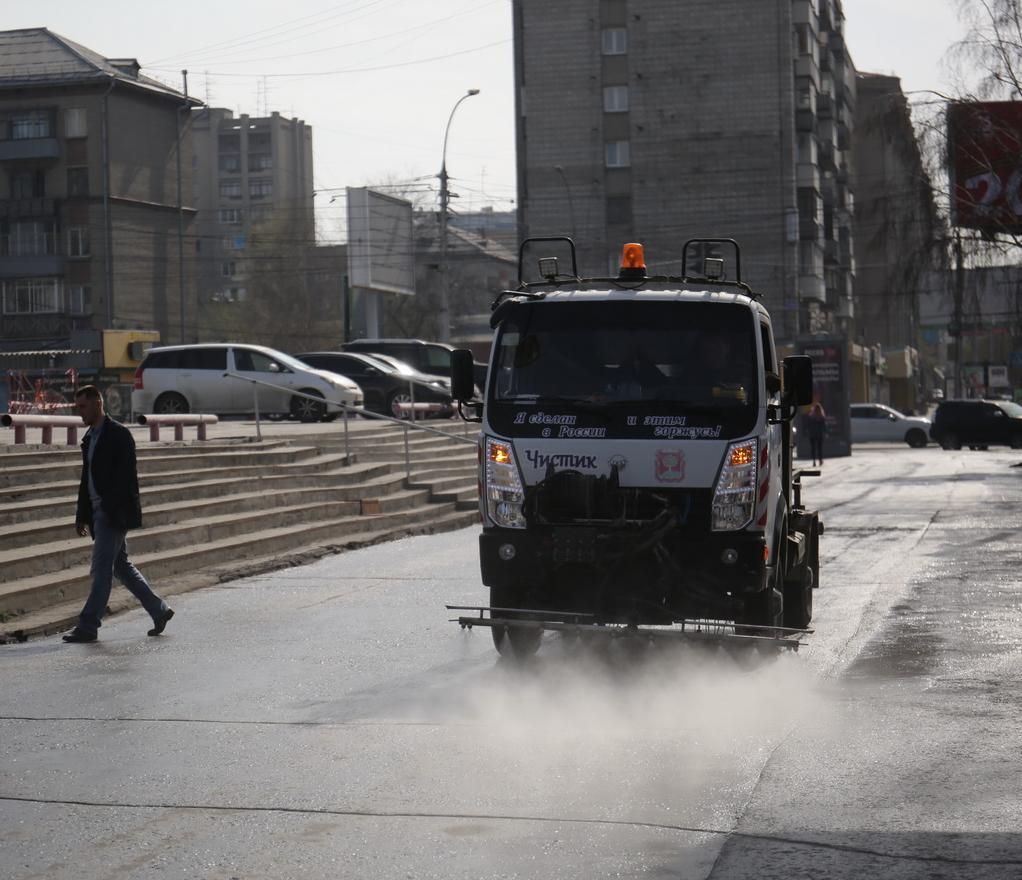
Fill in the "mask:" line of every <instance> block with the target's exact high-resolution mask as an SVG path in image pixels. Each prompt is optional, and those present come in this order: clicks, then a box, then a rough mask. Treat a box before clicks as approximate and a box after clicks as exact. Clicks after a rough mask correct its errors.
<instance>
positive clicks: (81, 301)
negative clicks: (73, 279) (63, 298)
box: [67, 284, 92, 315]
mask: <svg viewBox="0 0 1022 880" xmlns="http://www.w3.org/2000/svg"><path fill="white" fill-rule="evenodd" d="M67 310H68V312H70V313H71V314H72V315H88V314H89V313H90V312H91V311H92V289H91V288H90V287H89V286H88V285H86V284H76V285H74V286H72V287H69V288H68V289H67Z"/></svg>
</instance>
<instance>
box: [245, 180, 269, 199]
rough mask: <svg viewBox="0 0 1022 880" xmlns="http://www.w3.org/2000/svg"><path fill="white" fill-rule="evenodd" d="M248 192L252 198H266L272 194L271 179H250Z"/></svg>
mask: <svg viewBox="0 0 1022 880" xmlns="http://www.w3.org/2000/svg"><path fill="white" fill-rule="evenodd" d="M248 194H249V197H251V198H253V199H266V198H269V197H270V196H272V195H273V181H272V180H250V181H249V182H248Z"/></svg>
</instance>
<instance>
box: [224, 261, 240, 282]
mask: <svg viewBox="0 0 1022 880" xmlns="http://www.w3.org/2000/svg"><path fill="white" fill-rule="evenodd" d="M236 270H237V264H236V263H235V262H234V260H227V261H226V262H224V263H221V264H220V274H221V275H223V276H224V278H233V277H234V274H235V271H236Z"/></svg>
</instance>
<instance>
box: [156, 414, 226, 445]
mask: <svg viewBox="0 0 1022 880" xmlns="http://www.w3.org/2000/svg"><path fill="white" fill-rule="evenodd" d="M219 421H220V419H218V418H217V417H216V416H212V415H206V414H203V413H167V414H155V415H141V416H139V417H138V423H139V424H140V425H146V426H147V427H148V428H149V439H150V440H159V439H160V428H173V429H174V439H175V440H184V439H185V427H192V426H194V427H195V428H197V429H198V430H197V431H196V436H197V437H198V439H199V440H205V439H206V425H215V424H216V423H217V422H219Z"/></svg>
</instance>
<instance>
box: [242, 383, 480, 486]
mask: <svg viewBox="0 0 1022 880" xmlns="http://www.w3.org/2000/svg"><path fill="white" fill-rule="evenodd" d="M224 377H225V378H231V379H240V380H241V381H242V382H251V383H252V405H253V412H254V413H255V423H256V438H257V439H258V440H262V439H263V433H262V429H261V427H260V421H259V389H258V388H257V387H256V386H258V385H265V386H266V387H267V388H273V389H274V390H276V391H285V392H287V393H288V394H290V395H291V396H292V397H304V398H307V399H308V400H314V401H316V402H317V403H321V404H323V405H324V406H336V407H339V408H340V409H341V410H342V411H343V412H344V458H345V464H346V465H350V464H351V438H350V436H349V431H348V416H349V415H350V414H351V413H354V414H356V415H360V416H364V417H365V418H368V419H377V420H379V421H383V422H393V423H394V424H397V425H400V426H401V427H402V428H403V429H404V453H405V476H406V477H407V478H409V479H411V476H412V465H411V450H410V449H409V446H408V432H409V430H413V431H424V432H426V433H429V434H437V435H438V436H440V437H443V438H445V439H447V440H454V441H455V442H457V443H467V444H469V445H471V446H476V445H477V443H478V441H477V440H475V439H473V438H472V437H469V436H467V431H468V425H467V424H464V428H465V432H466V433H465V436H461V437H459V436H458V435H457V434H452V433H450V432H448V431H441V430H439V429H438V428H430V427H427V426H426V425H423V424H420V423H419V422H415V421H410V420H408V419H399V418H395V417H394V416H385V415H383V414H382V413H376V412H372V411H371V410H368V409H366V408H365V407H361V406H348V404H346V403H335V402H333V401H327V400H325V399H324V398H322V397H320V396H319V395H317V394H306V393H305V392H304V391H295V390H294V389H293V388H287V387H285V386H283V385H274V384H273V383H272V382H264V381H263V380H262V379H253V378H252V377H250V376H241V375H239V374H238V373H231V372H226V373H224Z"/></svg>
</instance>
